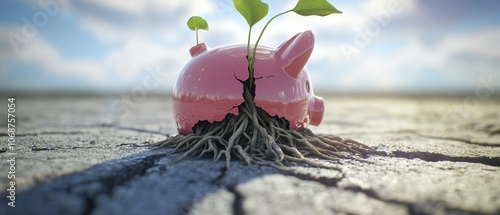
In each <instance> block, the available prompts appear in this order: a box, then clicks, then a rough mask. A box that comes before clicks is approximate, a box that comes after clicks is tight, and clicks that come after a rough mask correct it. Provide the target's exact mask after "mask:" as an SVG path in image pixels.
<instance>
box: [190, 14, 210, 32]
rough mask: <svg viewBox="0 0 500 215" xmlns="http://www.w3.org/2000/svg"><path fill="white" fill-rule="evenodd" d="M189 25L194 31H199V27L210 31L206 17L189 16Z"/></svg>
mask: <svg viewBox="0 0 500 215" xmlns="http://www.w3.org/2000/svg"><path fill="white" fill-rule="evenodd" d="M187 25H188V27H189V29H191V30H193V31H197V30H199V29H203V30H205V31H208V23H207V21H206V20H205V19H203V18H201V17H200V16H192V17H191V18H189V20H188V21H187Z"/></svg>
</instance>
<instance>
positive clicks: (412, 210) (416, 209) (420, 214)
mask: <svg viewBox="0 0 500 215" xmlns="http://www.w3.org/2000/svg"><path fill="white" fill-rule="evenodd" d="M286 175H289V176H293V177H296V178H298V179H301V180H305V181H313V182H317V183H320V184H323V185H325V186H326V187H335V188H338V189H342V190H348V191H352V192H355V193H363V194H364V195H366V196H367V197H369V198H372V199H376V200H379V201H381V202H385V203H388V204H395V205H400V206H403V207H405V208H406V210H407V211H408V214H410V215H424V214H433V213H435V212H436V211H435V208H430V211H429V208H427V207H426V206H428V205H437V206H439V207H440V209H442V210H443V211H444V212H445V214H481V213H478V212H475V211H469V210H464V209H458V208H452V207H448V206H446V204H439V202H424V203H421V204H419V203H417V204H415V203H411V202H405V201H400V200H394V199H387V198H383V197H381V196H380V195H379V194H378V193H377V192H376V191H375V190H374V189H369V188H363V187H360V186H357V185H349V186H339V182H340V181H342V180H344V179H345V178H346V176H345V175H344V174H343V173H342V176H341V177H340V178H328V177H324V176H313V175H311V174H305V173H296V172H289V173H286ZM231 192H233V193H234V194H235V196H236V195H237V194H238V193H237V191H236V190H234V191H231ZM236 197H237V199H235V203H234V204H233V207H235V206H236V207H238V206H239V205H238V204H240V203H238V201H242V198H243V197H241V196H240V197H239V198H238V196H236ZM235 214H236V213H235Z"/></svg>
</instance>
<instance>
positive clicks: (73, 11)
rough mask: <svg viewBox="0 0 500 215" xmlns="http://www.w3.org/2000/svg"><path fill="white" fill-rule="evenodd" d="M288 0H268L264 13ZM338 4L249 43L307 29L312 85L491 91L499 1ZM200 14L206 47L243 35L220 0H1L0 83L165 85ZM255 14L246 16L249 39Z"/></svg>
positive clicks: (30, 88) (0, 86)
mask: <svg viewBox="0 0 500 215" xmlns="http://www.w3.org/2000/svg"><path fill="white" fill-rule="evenodd" d="M296 2H297V1H290V0H273V1H272V2H271V1H270V0H268V1H267V3H268V4H269V14H268V16H266V17H265V18H264V20H265V21H267V20H268V19H269V18H270V17H271V16H272V15H275V14H277V13H280V12H282V11H285V10H288V9H291V8H293V7H294V5H295V4H296ZM329 2H330V3H331V4H332V5H334V6H335V7H336V8H337V9H339V10H340V11H342V12H343V13H342V14H334V15H330V16H326V17H318V16H308V17H303V16H299V15H297V14H293V13H290V14H286V15H284V16H282V17H279V18H277V19H276V20H275V21H273V22H272V23H271V24H270V26H269V27H268V29H267V30H266V32H265V34H264V36H263V38H262V41H261V44H263V45H268V46H274V47H276V46H278V45H280V44H281V43H282V42H284V41H285V40H287V39H288V38H290V37H292V36H293V35H295V34H296V33H298V32H301V31H305V30H312V31H313V33H314V34H315V37H316V44H315V48H314V51H313V54H312V55H311V58H310V59H309V61H308V63H307V65H306V67H307V68H308V70H309V73H310V76H311V79H312V84H313V86H314V89H315V91H322V92H340V93H346V92H347V93H350V92H361V93H366V92H370V93H373V92H380V93H434V94H440V93H464V92H465V93H474V92H475V91H477V89H478V88H480V87H483V89H488V90H489V91H490V92H495V93H499V92H500V69H499V68H500V2H499V1H468V0H441V1H433V0H419V1H417V0H388V1H385V0H378V1H369V0H362V1H339V0H335V1H334V0H329ZM193 15H198V16H202V17H204V18H205V19H206V20H207V21H208V24H209V28H210V29H209V31H200V32H199V37H200V42H205V43H206V44H207V45H208V46H209V47H211V48H213V47H217V46H221V45H227V44H235V43H245V42H246V39H247V32H248V27H247V24H246V22H245V20H244V19H243V18H242V17H241V16H240V15H239V13H238V12H237V11H236V10H235V9H234V7H233V4H232V1H231V0H184V1H166V0H141V1H120V0H106V1H102V0H87V1H76V0H59V1H58V0H40V1H34V0H33V1H29V0H5V1H2V6H1V7H0V91H2V92H100V93H109V92H127V91H130V90H132V89H134V88H137V87H146V86H145V84H146V82H147V81H146V80H149V79H151V78H153V80H154V84H151V83H153V82H151V83H149V84H147V87H146V89H147V90H148V91H152V92H164V93H170V92H171V91H172V89H173V86H174V84H175V82H176V79H177V77H178V76H179V74H180V72H181V70H182V68H183V66H184V65H185V64H186V63H187V62H188V61H189V60H190V56H189V48H190V47H191V46H193V45H195V33H194V32H193V31H190V30H189V29H188V27H187V25H186V21H187V20H188V18H189V17H191V16H193ZM263 25H264V22H262V23H258V24H257V25H255V27H254V30H253V33H254V34H253V37H252V38H253V41H255V39H256V38H257V36H258V35H257V34H258V33H259V32H260V29H262V27H263Z"/></svg>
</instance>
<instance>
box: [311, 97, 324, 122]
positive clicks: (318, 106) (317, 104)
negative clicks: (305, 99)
mask: <svg viewBox="0 0 500 215" xmlns="http://www.w3.org/2000/svg"><path fill="white" fill-rule="evenodd" d="M324 112H325V103H324V102H323V98H321V97H318V96H314V97H313V98H311V101H310V103H309V118H310V121H309V124H311V125H315V126H318V125H319V124H320V123H321V121H322V120H323V114H324Z"/></svg>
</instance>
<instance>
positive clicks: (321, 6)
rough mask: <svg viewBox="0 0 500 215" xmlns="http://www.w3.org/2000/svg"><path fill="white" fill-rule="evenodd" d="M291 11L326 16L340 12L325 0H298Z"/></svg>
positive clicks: (306, 14) (305, 14) (303, 14)
mask: <svg viewBox="0 0 500 215" xmlns="http://www.w3.org/2000/svg"><path fill="white" fill-rule="evenodd" d="M292 11H293V12H295V13H297V14H299V15H302V16H313V15H316V16H327V15H330V14H333V13H342V12H341V11H339V10H337V8H335V7H334V6H333V5H331V4H330V3H328V2H327V1H326V0H299V2H297V5H295V8H293V9H292Z"/></svg>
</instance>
